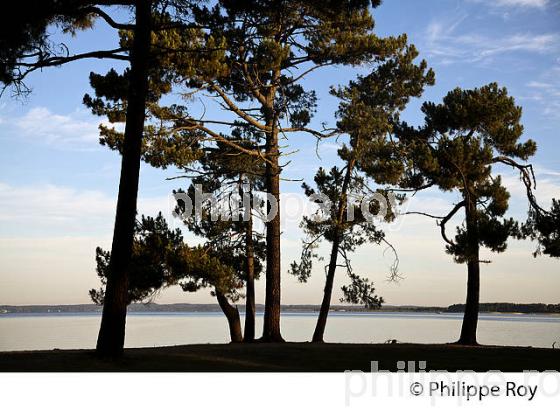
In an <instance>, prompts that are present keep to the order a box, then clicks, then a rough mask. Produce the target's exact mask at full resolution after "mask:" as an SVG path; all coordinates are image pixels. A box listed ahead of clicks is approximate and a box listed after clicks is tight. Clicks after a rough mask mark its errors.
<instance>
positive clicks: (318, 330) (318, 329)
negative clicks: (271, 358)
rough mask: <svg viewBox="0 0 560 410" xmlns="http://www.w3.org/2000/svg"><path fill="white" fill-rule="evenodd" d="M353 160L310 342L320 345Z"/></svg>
mask: <svg viewBox="0 0 560 410" xmlns="http://www.w3.org/2000/svg"><path fill="white" fill-rule="evenodd" d="M354 164H355V160H354V159H351V160H350V161H349V162H348V166H347V168H346V174H345V175H344V182H343V183H342V190H341V193H340V201H339V203H338V209H337V224H338V225H337V226H336V227H335V232H334V239H333V242H332V247H331V256H330V260H329V268H328V270H327V278H326V281H325V288H324V291H323V301H322V303H321V310H320V311H319V317H318V318H317V324H316V325H315V331H314V332H313V339H312V342H316V343H322V342H323V341H324V339H323V338H324V335H325V327H326V326H327V317H328V315H329V310H330V308H331V297H332V290H333V285H334V274H335V272H336V265H337V260H338V249H339V246H340V240H341V235H342V234H343V232H342V231H341V229H340V224H342V222H343V221H344V212H345V210H346V200H347V197H348V188H349V186H350V179H351V178H352V171H353V168H354Z"/></svg>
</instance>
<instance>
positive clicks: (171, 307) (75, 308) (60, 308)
mask: <svg viewBox="0 0 560 410" xmlns="http://www.w3.org/2000/svg"><path fill="white" fill-rule="evenodd" d="M239 308H240V310H241V311H242V310H243V305H242V304H239ZM263 310H264V306H263V305H260V304H259V305H257V312H262V311H263ZM463 310H464V305H461V304H455V305H450V306H448V307H438V306H408V305H407V306H392V305H386V306H383V307H382V308H381V309H379V310H368V309H364V308H363V307H361V306H351V305H350V306H349V305H335V306H332V308H331V311H332V312H348V313H359V312H409V313H462V312H463ZM128 311H129V312H130V313H186V312H190V313H208V312H221V310H220V308H219V306H218V305H217V304H211V303H208V304H191V303H174V304H158V303H148V304H139V303H137V304H132V305H130V307H129V309H128ZM318 311H319V306H318V305H283V306H282V312H285V313H290V312H293V313H313V312H318ZM100 312H101V307H100V306H98V305H94V304H75V305H22V306H18V305H0V314H18V313H19V314H30V313H100ZM480 312H481V313H516V314H560V304H557V305H554V304H543V303H530V304H516V303H481V305H480Z"/></svg>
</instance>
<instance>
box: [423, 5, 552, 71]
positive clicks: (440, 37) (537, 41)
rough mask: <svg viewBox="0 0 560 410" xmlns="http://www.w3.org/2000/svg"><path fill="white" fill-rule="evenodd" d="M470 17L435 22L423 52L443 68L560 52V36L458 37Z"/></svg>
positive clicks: (517, 34)
mask: <svg viewBox="0 0 560 410" xmlns="http://www.w3.org/2000/svg"><path fill="white" fill-rule="evenodd" d="M467 17H468V16H467V15H466V14H463V15H461V16H459V17H456V18H455V19H453V20H449V21H433V22H432V23H430V24H429V25H428V27H427V28H426V31H425V38H426V45H425V47H424V48H423V49H424V50H425V51H426V52H427V53H428V55H429V56H430V57H432V58H435V59H439V61H440V62H441V63H442V64H454V63H484V62H486V61H489V60H491V59H492V58H493V57H496V56H498V55H502V54H507V53H513V52H526V53H536V54H547V55H548V54H552V53H555V52H557V51H558V50H560V34H559V33H544V34H534V33H516V34H513V35H509V36H502V37H491V36H487V35H483V34H479V33H463V34H459V33H457V28H458V27H459V26H460V25H461V23H462V22H463V21H464V20H465V19H466V18H467Z"/></svg>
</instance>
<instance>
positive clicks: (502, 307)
mask: <svg viewBox="0 0 560 410" xmlns="http://www.w3.org/2000/svg"><path fill="white" fill-rule="evenodd" d="M464 310H465V305H462V304H459V305H451V306H449V307H448V308H447V311H448V312H464ZM480 311H481V312H504V313H506V312H507V313H560V304H557V305H554V304H548V305H547V304H545V303H528V304H525V303H481V304H480Z"/></svg>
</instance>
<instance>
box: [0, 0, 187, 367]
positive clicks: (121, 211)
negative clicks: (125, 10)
mask: <svg viewBox="0 0 560 410" xmlns="http://www.w3.org/2000/svg"><path fill="white" fill-rule="evenodd" d="M193 3H196V1H188V0H184V1H183V0H171V1H168V0H165V1H163V0H162V1H159V0H120V1H119V0H98V1H87V0H47V1H42V2H35V1H26V0H23V1H20V2H18V3H17V5H16V11H17V10H18V9H19V10H20V11H21V12H16V13H15V14H13V16H12V17H13V18H10V19H8V20H9V24H6V25H5V26H4V25H3V28H2V30H3V31H4V30H5V33H6V34H7V35H6V36H4V35H2V36H1V38H2V40H1V41H2V42H1V43H0V63H1V65H0V81H1V82H2V83H3V84H4V85H5V86H12V87H14V89H15V90H16V91H17V92H20V93H21V92H25V91H27V87H26V86H25V79H26V77H27V76H28V75H29V74H30V73H32V72H34V71H37V70H41V69H43V68H46V67H55V66H61V65H63V64H67V63H71V62H73V61H77V60H82V59H87V58H108V59H115V60H122V61H128V62H129V63H130V68H129V69H128V70H127V74H126V76H127V81H126V83H123V84H122V88H121V90H122V91H124V92H125V94H126V100H127V105H126V109H125V111H124V113H123V115H124V116H123V119H126V122H125V127H124V133H123V141H122V149H121V152H122V163H121V174H120V180H119V191H118V198H117V209H116V216H115V225H114V232H113V243H112V247H111V254H112V255H113V257H112V258H111V265H110V267H109V271H110V272H111V274H109V275H108V277H107V288H106V294H105V298H104V300H105V303H104V305H103V315H102V320H101V327H100V331H99V337H98V340H97V348H96V349H97V352H98V353H99V354H100V355H110V356H118V355H121V354H122V351H123V345H124V335H125V323H126V300H127V293H128V290H127V287H128V280H129V278H128V276H129V275H128V266H129V264H130V259H131V252H132V241H133V235H134V224H135V218H136V206H137V196H138V181H139V169H140V155H141V146H142V134H143V131H144V119H145V110H146V103H147V98H148V76H149V59H150V52H151V51H153V50H151V37H152V34H153V33H154V32H158V33H159V34H160V36H161V35H164V34H163V33H164V32H165V31H166V30H176V29H177V27H178V26H181V27H186V26H188V24H187V17H186V16H188V11H189V9H190V7H191V5H193ZM103 6H125V7H130V8H132V9H134V11H133V15H134V23H133V24H128V23H127V24H123V23H118V22H116V21H115V20H114V19H113V18H112V17H111V16H110V14H109V13H108V12H107V11H106V10H105V9H104V8H100V7H103ZM172 15H174V16H175V17H180V18H178V19H175V21H173V22H172V23H171V22H170V21H169V17H170V16H172ZM95 19H102V20H104V21H105V22H106V23H107V24H108V25H109V26H111V27H112V28H114V29H116V30H119V31H124V32H127V33H128V37H129V41H125V42H122V41H121V44H119V46H118V47H116V48H114V49H110V50H92V51H88V52H84V53H78V54H71V53H70V52H69V50H68V48H67V47H66V46H65V45H64V44H54V43H53V42H52V41H51V33H50V32H49V31H48V30H47V29H48V28H49V27H50V26H51V25H56V26H58V27H60V28H61V29H62V31H64V32H71V33H73V32H75V31H76V30H79V29H85V28H90V27H92V25H93V22H94V20H95ZM166 52H168V50H165V49H163V48H160V49H158V54H160V55H161V54H162V53H166Z"/></svg>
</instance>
